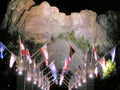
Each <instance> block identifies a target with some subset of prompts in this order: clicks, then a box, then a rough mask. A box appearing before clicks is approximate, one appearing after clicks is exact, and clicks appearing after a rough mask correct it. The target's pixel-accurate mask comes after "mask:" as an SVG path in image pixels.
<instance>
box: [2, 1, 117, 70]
mask: <svg viewBox="0 0 120 90" xmlns="http://www.w3.org/2000/svg"><path fill="white" fill-rule="evenodd" d="M110 17H112V16H110ZM114 18H115V17H114ZM108 22H109V21H108V19H107V16H105V15H100V16H99V17H98V16H97V14H96V12H93V11H91V10H82V11H80V12H73V13H71V14H70V15H66V14H65V13H62V12H59V9H58V8H57V7H55V6H50V4H49V3H48V2H46V1H44V2H42V3H41V4H40V5H36V4H35V2H34V1H32V0H11V1H10V3H9V6H8V8H7V12H6V14H5V18H4V21H3V23H2V25H1V26H2V27H3V28H8V29H9V30H10V32H13V31H16V30H18V31H19V32H20V33H22V34H24V35H25V37H26V39H29V38H30V37H34V38H35V40H36V42H46V41H49V40H51V37H57V36H58V35H59V34H61V33H62V34H66V33H69V32H71V31H74V32H75V35H76V37H77V38H79V37H81V36H84V38H85V39H87V40H89V41H90V43H91V44H93V42H94V41H95V40H96V44H97V45H100V46H103V45H104V46H108V43H109V41H107V32H106V31H107V30H108V29H109V25H108V24H107V23H108ZM67 43H68V42H66V41H65V40H56V42H54V43H51V44H49V53H52V55H51V56H50V61H52V60H55V61H56V62H55V63H56V66H57V68H62V66H63V64H64V58H65V55H66V54H68V44H67ZM70 44H71V45H72V46H73V47H74V48H75V49H76V50H78V48H77V47H76V45H74V44H73V43H70ZM56 46H57V47H56ZM103 49H104V48H103ZM101 50H102V49H101ZM78 53H79V54H78ZM78 53H75V55H74V61H75V62H72V63H71V65H70V69H71V70H72V71H75V69H76V66H78V65H79V64H80V60H81V61H82V59H83V57H85V55H84V54H83V52H82V51H81V52H78ZM74 65H76V66H74Z"/></svg>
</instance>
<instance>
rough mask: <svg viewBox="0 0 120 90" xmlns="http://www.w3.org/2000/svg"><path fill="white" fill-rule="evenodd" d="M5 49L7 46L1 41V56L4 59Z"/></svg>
mask: <svg viewBox="0 0 120 90" xmlns="http://www.w3.org/2000/svg"><path fill="white" fill-rule="evenodd" d="M4 50H5V46H4V45H3V43H2V42H0V58H1V59H3V52H4Z"/></svg>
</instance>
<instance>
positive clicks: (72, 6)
mask: <svg viewBox="0 0 120 90" xmlns="http://www.w3.org/2000/svg"><path fill="white" fill-rule="evenodd" d="M34 1H35V2H37V3H40V2H41V1H43V0H34ZM46 1H48V2H49V3H50V5H51V6H57V7H58V8H59V10H60V11H61V12H64V13H66V14H70V13H71V12H79V11H81V10H83V9H89V10H93V11H95V12H97V13H98V14H101V13H105V12H106V11H108V10H115V11H118V10H119V11H120V3H119V2H118V1H119V0H46Z"/></svg>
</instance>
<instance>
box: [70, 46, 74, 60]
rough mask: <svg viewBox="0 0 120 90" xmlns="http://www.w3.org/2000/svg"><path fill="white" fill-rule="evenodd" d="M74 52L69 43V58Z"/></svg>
mask: <svg viewBox="0 0 120 90" xmlns="http://www.w3.org/2000/svg"><path fill="white" fill-rule="evenodd" d="M74 53H75V50H74V49H73V48H72V46H71V45H69V56H70V58H73V54H74Z"/></svg>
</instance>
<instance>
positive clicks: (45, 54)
mask: <svg viewBox="0 0 120 90" xmlns="http://www.w3.org/2000/svg"><path fill="white" fill-rule="evenodd" d="M40 51H41V52H42V54H43V56H44V62H45V64H46V66H48V48H47V44H45V45H44V46H43V47H41V48H40Z"/></svg>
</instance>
